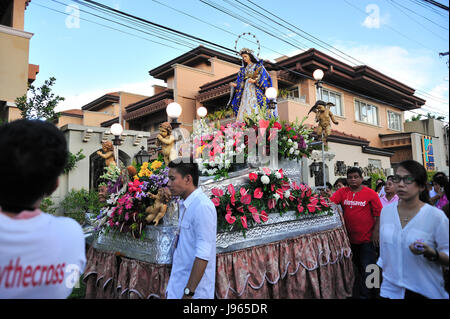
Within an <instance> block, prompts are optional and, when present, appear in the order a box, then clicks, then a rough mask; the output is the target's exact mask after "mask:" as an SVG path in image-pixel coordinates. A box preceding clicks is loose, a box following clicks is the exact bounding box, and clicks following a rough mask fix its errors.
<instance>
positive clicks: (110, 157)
mask: <svg viewBox="0 0 450 319" xmlns="http://www.w3.org/2000/svg"><path fill="white" fill-rule="evenodd" d="M102 151H103V153H102V152H101V151H97V155H99V156H100V157H102V158H103V159H104V160H105V166H106V167H109V165H110V164H114V165H116V158H115V157H114V145H113V143H112V142H111V141H105V142H103V143H102Z"/></svg>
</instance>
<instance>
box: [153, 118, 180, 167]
mask: <svg viewBox="0 0 450 319" xmlns="http://www.w3.org/2000/svg"><path fill="white" fill-rule="evenodd" d="M156 139H157V141H156V146H161V151H160V152H161V154H162V155H163V157H164V163H165V164H166V165H168V164H169V162H170V161H173V160H174V159H176V158H177V153H176V150H175V138H174V137H173V136H172V126H171V125H170V123H169V122H164V123H161V124H160V125H159V134H158V136H157V137H156Z"/></svg>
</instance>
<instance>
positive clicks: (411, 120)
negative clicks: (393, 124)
mask: <svg viewBox="0 0 450 319" xmlns="http://www.w3.org/2000/svg"><path fill="white" fill-rule="evenodd" d="M421 118H422V115H421V114H417V115H413V116H412V117H411V118H410V119H407V120H406V122H415V121H420V120H421Z"/></svg>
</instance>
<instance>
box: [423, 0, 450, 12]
mask: <svg viewBox="0 0 450 319" xmlns="http://www.w3.org/2000/svg"><path fill="white" fill-rule="evenodd" d="M422 1H425V2H428V3H430V4H432V5H434V6H436V7H438V8H441V9H444V10H447V11H449V10H448V7H447V6H445V5H443V4H442V3H439V2H437V1H433V0H422Z"/></svg>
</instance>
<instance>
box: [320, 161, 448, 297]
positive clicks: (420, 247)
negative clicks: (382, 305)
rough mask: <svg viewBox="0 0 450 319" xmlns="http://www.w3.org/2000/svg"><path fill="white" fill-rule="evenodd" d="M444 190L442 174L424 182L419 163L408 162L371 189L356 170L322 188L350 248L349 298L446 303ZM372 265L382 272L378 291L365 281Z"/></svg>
mask: <svg viewBox="0 0 450 319" xmlns="http://www.w3.org/2000/svg"><path fill="white" fill-rule="evenodd" d="M366 185H367V183H366ZM448 191H449V179H448V177H447V176H446V175H445V174H444V173H442V172H437V173H435V174H434V176H433V178H432V181H431V182H429V181H428V175H427V171H426V170H425V168H424V167H423V165H421V164H420V163H418V162H416V161H412V160H407V161H403V162H401V163H400V164H399V165H398V166H397V167H396V169H395V174H394V175H390V176H388V177H387V178H386V180H384V179H378V180H377V181H376V186H375V189H371V188H370V187H368V186H365V185H364V179H363V176H362V172H361V170H360V169H359V168H357V167H352V168H350V169H349V170H348V171H347V178H339V179H337V180H336V181H335V183H334V185H333V187H332V186H331V185H330V184H329V185H328V186H327V191H326V193H327V195H328V196H329V197H330V200H331V201H332V202H334V203H335V204H337V205H339V209H340V211H341V212H342V216H343V220H344V224H345V228H346V230H347V233H348V237H349V240H350V244H351V249H352V254H353V262H354V265H355V285H354V289H353V298H361V299H368V298H389V299H425V298H433V299H448V297H449V295H448V289H449V287H448V266H449V257H448V256H449V253H448V250H449V248H448V246H449V244H448V243H449V223H448V196H449V192H448ZM374 263H376V264H377V265H378V266H379V271H380V272H381V274H382V276H381V286H379V285H378V287H380V289H377V285H369V282H368V280H367V278H368V276H369V275H371V271H368V269H373V268H368V266H369V265H373V264H374Z"/></svg>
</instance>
